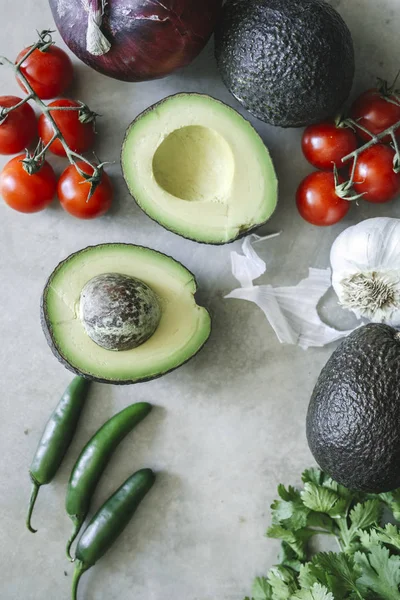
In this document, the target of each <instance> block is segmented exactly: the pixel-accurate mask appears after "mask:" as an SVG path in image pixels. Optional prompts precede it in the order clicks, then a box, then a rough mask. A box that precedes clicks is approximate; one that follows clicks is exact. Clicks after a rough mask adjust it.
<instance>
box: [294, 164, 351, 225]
mask: <svg viewBox="0 0 400 600" xmlns="http://www.w3.org/2000/svg"><path fill="white" fill-rule="evenodd" d="M338 181H339V183H343V181H344V180H343V178H341V177H339V178H338ZM296 203H297V208H298V210H299V213H300V215H301V216H302V217H303V219H305V220H306V221H308V222H309V223H311V224H312V225H334V224H335V223H338V222H339V221H341V219H343V217H345V216H346V214H347V213H348V211H349V209H350V202H348V201H347V200H343V199H342V198H339V196H337V195H336V192H335V178H334V176H333V173H327V172H318V171H315V172H314V173H311V174H310V175H308V176H307V177H306V178H305V179H303V181H302V182H301V184H300V186H299V188H298V190H297V195H296Z"/></svg>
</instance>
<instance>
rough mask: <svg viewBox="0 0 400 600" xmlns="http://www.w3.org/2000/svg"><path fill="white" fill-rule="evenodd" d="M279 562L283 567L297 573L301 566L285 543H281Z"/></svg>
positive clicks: (293, 552)
mask: <svg viewBox="0 0 400 600" xmlns="http://www.w3.org/2000/svg"><path fill="white" fill-rule="evenodd" d="M279 562H280V563H281V565H283V566H284V567H290V568H291V569H293V571H297V572H299V571H300V569H301V566H302V563H301V561H300V560H299V558H298V556H297V554H296V552H295V551H294V550H293V549H292V548H291V547H290V546H289V544H288V543H287V542H282V544H281V551H280V554H279Z"/></svg>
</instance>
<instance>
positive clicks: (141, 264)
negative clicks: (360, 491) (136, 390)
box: [42, 244, 211, 384]
mask: <svg viewBox="0 0 400 600" xmlns="http://www.w3.org/2000/svg"><path fill="white" fill-rule="evenodd" d="M103 273H121V274H123V275H128V276H131V277H134V278H136V279H139V280H140V281H143V282H144V283H145V284H146V285H148V286H149V287H150V288H151V289H152V290H153V291H154V293H155V294H156V295H157V297H158V300H159V302H160V306H161V319H160V323H159V325H158V327H157V329H156V331H155V332H154V334H153V335H152V336H151V337H150V338H149V339H148V340H147V341H146V342H144V343H143V344H141V345H140V346H138V347H136V348H133V349H132V350H125V351H121V352H115V351H112V350H107V349H105V348H102V347H100V346H98V345H97V344H96V343H95V342H94V341H92V340H91V339H90V337H89V336H88V335H87V333H86V331H85V328H84V325H83V323H82V321H81V319H80V317H79V304H80V294H81V291H82V289H83V288H84V286H85V285H86V284H87V282H88V281H90V280H91V279H93V278H94V277H96V276H97V275H100V274H103ZM196 289H197V286H196V281H195V279H194V277H193V275H192V274H191V273H190V272H189V271H188V270H187V269H186V268H185V267H184V266H183V265H181V264H180V263H178V262H177V261H175V260H174V259H172V258H171V257H169V256H166V255H164V254H161V253H159V252H156V251H154V250H150V249H149V248H144V247H141V246H134V245H130V244H103V245H99V246H92V247H89V248H86V249H84V250H81V251H80V252H77V253H75V254H72V255H71V256H70V257H68V258H67V259H66V260H65V261H63V262H62V263H60V265H59V266H58V267H57V268H56V269H55V271H54V272H53V273H52V275H51V276H50V278H49V280H48V282H47V285H46V287H45V290H44V292H43V298H42V324H43V328H44V331H45V334H46V337H47V339H48V342H49V344H50V347H51V348H52V350H53V352H54V353H55V355H56V356H57V358H59V360H61V362H62V363H63V364H64V365H65V366H66V367H67V368H69V369H70V370H72V371H73V372H75V373H78V374H80V375H83V376H86V377H89V378H91V379H95V380H98V381H102V382H106V383H117V384H119V383H120V384H124V383H135V382H137V381H145V380H148V379H153V378H155V377H159V376H160V375H162V374H164V373H167V372H168V371H171V370H173V369H175V368H176V367H178V366H180V365H181V364H183V363H184V362H186V361H187V360H189V359H190V358H191V357H192V356H193V355H195V354H196V353H197V352H198V351H199V350H200V348H201V347H202V346H203V345H204V343H205V342H206V341H207V339H208V337H209V335H210V329H211V322H210V316H209V313H208V312H207V310H206V309H205V308H203V307H201V306H198V305H197V304H196V301H195V298H194V294H195V292H196Z"/></svg>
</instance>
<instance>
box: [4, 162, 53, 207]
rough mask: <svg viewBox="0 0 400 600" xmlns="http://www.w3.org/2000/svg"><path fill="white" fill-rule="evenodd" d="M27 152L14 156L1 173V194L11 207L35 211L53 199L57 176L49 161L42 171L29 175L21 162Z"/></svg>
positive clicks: (44, 164)
mask: <svg viewBox="0 0 400 600" xmlns="http://www.w3.org/2000/svg"><path fill="white" fill-rule="evenodd" d="M24 158H25V154H20V155H19V156H16V157H15V158H12V159H11V160H10V161H9V162H8V163H7V164H6V165H5V167H4V169H3V170H2V171H1V173H0V195H1V196H2V197H3V199H4V200H5V202H6V203H7V204H8V206H10V207H11V208H14V209H15V210H18V211H19V212H23V213H34V212H38V211H40V210H43V209H44V208H46V206H47V205H48V204H50V202H51V201H52V200H53V198H54V196H55V193H56V189H57V178H56V176H55V173H54V171H53V169H52V167H51V166H50V165H49V163H48V162H46V161H45V162H44V163H43V166H42V168H41V169H40V171H38V172H37V173H35V174H33V175H29V174H28V173H27V172H26V171H25V169H24V167H23V163H22V162H21V161H22V160H23V159H24Z"/></svg>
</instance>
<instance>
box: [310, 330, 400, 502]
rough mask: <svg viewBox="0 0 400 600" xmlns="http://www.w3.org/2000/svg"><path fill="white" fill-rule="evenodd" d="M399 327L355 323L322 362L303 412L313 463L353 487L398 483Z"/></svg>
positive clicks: (374, 488) (376, 488)
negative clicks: (321, 367) (305, 414)
mask: <svg viewBox="0 0 400 600" xmlns="http://www.w3.org/2000/svg"><path fill="white" fill-rule="evenodd" d="M399 382H400V332H398V331H396V330H395V329H393V328H392V327H389V326H388V325H381V324H370V325H365V326H364V327H360V328H359V329H357V330H356V331H354V332H353V333H352V334H351V335H350V336H349V337H348V338H346V339H345V340H344V341H343V342H342V343H341V345H340V346H339V347H338V348H337V349H336V350H335V352H334V353H333V354H332V356H331V358H330V359H329V360H328V362H327V364H326V365H325V367H324V368H323V370H322V372H321V374H320V376H319V379H318V381H317V384H316V386H315V389H314V392H313V395H312V397H311V401H310V405H309V408H308V414H307V439H308V444H309V446H310V449H311V452H312V453H313V455H314V458H315V459H316V461H317V463H318V464H319V466H320V467H321V468H322V469H323V470H325V471H326V472H327V473H328V474H329V475H330V476H331V477H332V478H333V479H335V480H336V481H337V482H338V483H341V484H343V485H345V486H346V487H348V488H351V489H354V490H360V491H363V492H371V493H376V494H378V493H382V492H387V491H390V490H393V489H395V488H398V487H400V384H399Z"/></svg>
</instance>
